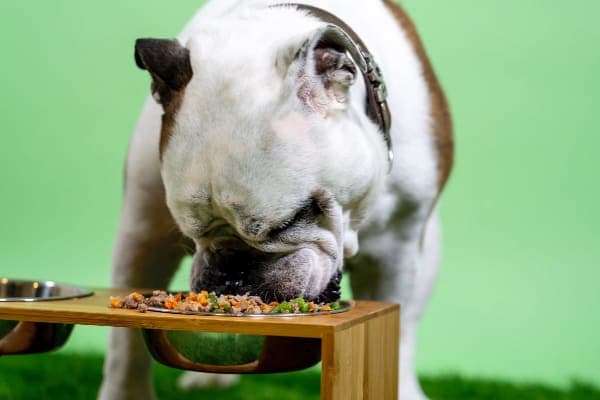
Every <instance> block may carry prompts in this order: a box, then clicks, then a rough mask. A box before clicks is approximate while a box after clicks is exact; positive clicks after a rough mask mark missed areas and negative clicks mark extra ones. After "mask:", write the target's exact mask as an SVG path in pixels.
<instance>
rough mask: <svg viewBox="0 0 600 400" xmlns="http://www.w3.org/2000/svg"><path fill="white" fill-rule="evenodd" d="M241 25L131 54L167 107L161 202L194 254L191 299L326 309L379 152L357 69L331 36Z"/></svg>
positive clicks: (368, 202) (349, 251) (150, 43)
mask: <svg viewBox="0 0 600 400" xmlns="http://www.w3.org/2000/svg"><path fill="white" fill-rule="evenodd" d="M274 25H276V24H274ZM245 28H247V27H244V26H241V27H240V26H237V27H235V28H232V27H230V26H229V27H227V26H226V27H222V26H215V27H206V28H205V30H202V31H200V32H199V33H197V34H195V35H194V36H192V37H191V38H190V39H189V40H188V41H187V42H186V44H185V46H184V45H182V44H180V42H179V41H178V40H174V39H173V40H168V39H140V40H138V41H137V43H136V49H135V57H136V62H137V65H138V66H139V67H140V68H143V69H146V70H148V71H149V73H150V74H151V76H152V79H153V83H152V92H153V95H154V98H155V99H156V100H157V101H158V102H159V103H160V104H161V105H162V106H163V109H164V115H163V126H162V133H161V141H160V153H161V154H160V158H161V173H162V178H163V182H164V185H165V189H166V197H167V198H166V200H167V204H168V207H169V209H170V211H171V213H172V215H173V217H174V219H175V221H176V223H177V224H178V226H179V228H180V229H181V231H182V232H183V233H184V234H185V235H186V236H189V237H190V238H191V239H192V240H193V241H194V242H195V244H196V247H197V252H196V255H195V258H194V266H193V272H192V289H195V290H199V289H207V290H216V291H218V292H227V293H240V292H246V291H249V292H252V293H256V294H258V295H261V296H263V297H265V298H267V299H269V298H271V299H272V298H277V299H282V298H292V297H296V296H303V297H305V298H309V299H321V300H328V299H332V298H335V297H336V296H337V292H336V288H337V283H338V281H339V277H340V270H341V267H342V262H343V257H344V256H350V255H353V254H355V253H356V251H357V246H358V245H357V230H358V228H359V226H360V224H361V222H363V220H364V219H365V217H366V215H368V212H369V208H370V207H372V204H373V201H374V198H375V197H376V194H377V193H378V192H379V191H380V190H381V187H382V181H383V176H384V175H385V172H386V168H387V164H386V162H387V158H386V151H387V150H386V147H385V144H384V141H383V140H382V136H381V134H380V132H379V130H378V127H377V126H376V125H375V124H373V123H372V122H371V121H370V120H369V119H368V117H366V115H365V112H364V97H363V96H364V87H361V84H362V82H361V78H360V76H357V74H360V72H359V71H357V69H356V66H355V64H354V62H353V61H352V59H351V58H350V57H349V56H348V55H347V54H346V52H345V51H344V50H343V49H341V48H336V46H330V45H326V44H325V41H324V40H323V38H324V37H326V36H327V35H329V34H331V32H330V30H331V29H336V28H335V27H331V26H324V25H322V24H317V23H315V25H314V26H309V27H306V26H305V24H303V25H302V26H301V27H300V25H299V26H293V27H288V28H290V29H288V30H287V31H288V32H289V31H291V32H295V33H294V34H289V33H285V32H282V31H281V30H273V29H275V27H270V26H268V24H266V25H265V26H264V27H261V29H256V25H253V26H252V28H251V29H245ZM231 29H233V30H234V31H233V32H231V31H229V30H231ZM235 32H239V34H235ZM281 35H284V36H285V37H281ZM357 78H358V79H357ZM355 87H356V89H354V88H355ZM357 96H359V98H353V97H357Z"/></svg>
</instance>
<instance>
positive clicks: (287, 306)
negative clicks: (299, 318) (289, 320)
mask: <svg viewBox="0 0 600 400" xmlns="http://www.w3.org/2000/svg"><path fill="white" fill-rule="evenodd" d="M279 310H280V312H281V313H284V314H286V313H291V312H292V311H293V307H292V303H290V302H287V301H282V302H281V303H279Z"/></svg>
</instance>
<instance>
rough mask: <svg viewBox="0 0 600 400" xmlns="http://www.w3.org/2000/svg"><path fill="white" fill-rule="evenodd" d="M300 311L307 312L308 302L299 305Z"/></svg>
mask: <svg viewBox="0 0 600 400" xmlns="http://www.w3.org/2000/svg"><path fill="white" fill-rule="evenodd" d="M300 312H303V313H306V312H308V303H304V304H303V305H302V307H300Z"/></svg>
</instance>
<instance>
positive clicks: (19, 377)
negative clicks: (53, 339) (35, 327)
mask: <svg viewBox="0 0 600 400" xmlns="http://www.w3.org/2000/svg"><path fill="white" fill-rule="evenodd" d="M101 371H102V357H100V356H96V355H69V354H50V355H31V356H5V357H0V399H1V400H30V399H35V400H46V399H47V400H63V399H64V400H78V399H81V400H88V399H94V398H95V396H96V390H97V388H98V386H99V384H100V379H101ZM180 373H181V372H180V371H178V370H174V369H171V368H167V367H164V366H162V365H156V367H155V369H154V381H155V387H156V391H157V394H158V397H159V399H161V400H168V399H177V400H187V399H194V400H199V399H211V400H313V399H314V400H317V399H319V381H320V376H319V373H318V371H315V370H314V369H313V370H308V371H302V372H295V373H288V374H271V375H253V376H244V377H242V381H241V383H240V385H238V386H236V387H232V388H228V389H205V390H195V391H190V392H182V391H180V390H178V389H177V388H176V386H175V380H176V378H177V377H178V376H179V374H180ZM422 383H423V387H424V389H425V392H426V393H427V394H428V395H429V396H430V397H431V398H432V399H434V400H459V399H460V400H469V399H478V400H479V399H481V400H487V399H490V400H491V399H494V400H508V399H510V400H520V399H532V400H600V389H598V388H596V387H593V386H591V385H586V384H582V383H574V384H572V385H571V387H570V388H568V389H565V390H561V389H557V388H552V387H548V386H543V385H537V384H528V385H524V384H512V383H508V382H502V381H489V380H476V379H463V378H460V377H456V376H442V377H424V378H423V379H422ZM381 400H385V399H381Z"/></svg>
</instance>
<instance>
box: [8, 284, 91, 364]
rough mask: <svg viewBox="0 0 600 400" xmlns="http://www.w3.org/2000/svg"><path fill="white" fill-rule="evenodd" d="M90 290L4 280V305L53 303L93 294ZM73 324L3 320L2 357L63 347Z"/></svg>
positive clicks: (61, 285)
mask: <svg viewBox="0 0 600 400" xmlns="http://www.w3.org/2000/svg"><path fill="white" fill-rule="evenodd" d="M92 294H93V292H92V291H91V290H88V289H84V288H80V287H75V286H71V285H64V284H59V283H56V282H53V281H27V280H15V279H8V278H0V302H9V301H52V300H64V299H72V298H76V297H85V296H90V295H92ZM72 331H73V325H72V324H58V323H56V324H53V323H45V322H27V321H12V320H0V355H4V354H31V353H43V352H46V351H51V350H55V349H58V348H59V347H61V346H62V345H63V344H65V342H66V341H67V339H69V336H70V335H71V332H72Z"/></svg>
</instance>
